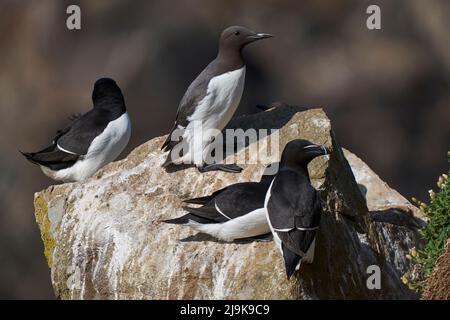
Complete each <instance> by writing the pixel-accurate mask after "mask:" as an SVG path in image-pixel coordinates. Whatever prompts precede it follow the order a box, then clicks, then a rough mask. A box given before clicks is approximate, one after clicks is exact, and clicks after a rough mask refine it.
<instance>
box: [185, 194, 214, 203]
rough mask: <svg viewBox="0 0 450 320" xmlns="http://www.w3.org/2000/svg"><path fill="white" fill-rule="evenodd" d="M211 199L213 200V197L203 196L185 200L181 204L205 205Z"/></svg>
mask: <svg viewBox="0 0 450 320" xmlns="http://www.w3.org/2000/svg"><path fill="white" fill-rule="evenodd" d="M213 198H214V195H209V196H205V197H198V198H193V199H186V200H183V202H184V203H190V204H206V203H208V202H209V201H211V200H212V199H213Z"/></svg>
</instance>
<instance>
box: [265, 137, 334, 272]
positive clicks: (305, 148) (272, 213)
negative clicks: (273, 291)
mask: <svg viewBox="0 0 450 320" xmlns="http://www.w3.org/2000/svg"><path fill="white" fill-rule="evenodd" d="M328 153H329V151H328V149H327V148H326V147H325V146H320V145H316V144H313V143H311V142H309V141H306V140H293V141H290V142H289V143H288V144H287V145H286V147H285V148H284V150H283V154H282V156H281V162H280V170H279V171H278V173H277V174H276V176H275V178H274V179H273V180H272V183H271V185H270V187H269V189H268V190H267V194H266V197H265V202H264V208H265V209H266V214H267V221H268V222H269V226H270V230H271V231H272V234H273V238H274V241H275V243H276V245H277V246H278V248H279V249H280V251H281V254H282V256H283V258H284V263H285V268H286V274H287V277H288V279H289V278H290V277H291V276H292V274H293V273H294V271H295V270H298V269H299V268H300V263H301V261H302V260H305V261H306V262H308V263H311V262H312V260H313V258H314V246H315V235H316V231H317V229H318V228H319V222H320V215H321V212H322V207H321V202H320V196H319V193H318V192H317V191H316V190H315V189H314V187H313V186H312V185H311V181H310V179H309V174H308V163H309V162H310V161H311V160H313V159H314V158H316V157H318V156H321V155H326V154H328Z"/></svg>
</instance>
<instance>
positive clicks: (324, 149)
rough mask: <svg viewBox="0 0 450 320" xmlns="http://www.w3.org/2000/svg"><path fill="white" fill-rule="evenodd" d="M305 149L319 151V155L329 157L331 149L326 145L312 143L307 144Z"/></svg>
mask: <svg viewBox="0 0 450 320" xmlns="http://www.w3.org/2000/svg"><path fill="white" fill-rule="evenodd" d="M304 149H311V151H313V152H314V153H317V155H321V156H327V158H328V156H329V154H330V149H329V148H327V147H326V146H325V145H318V144H312V145H309V146H306V147H305V148H304Z"/></svg>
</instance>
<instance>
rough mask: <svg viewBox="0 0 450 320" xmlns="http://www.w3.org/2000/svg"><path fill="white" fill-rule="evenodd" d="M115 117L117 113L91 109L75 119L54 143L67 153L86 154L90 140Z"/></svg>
mask: <svg viewBox="0 0 450 320" xmlns="http://www.w3.org/2000/svg"><path fill="white" fill-rule="evenodd" d="M116 118H117V115H116V114H113V113H112V112H109V111H108V110H107V109H92V110H90V111H89V112H87V113H85V114H84V115H83V116H81V117H80V118H79V119H77V120H75V121H74V122H73V123H72V125H71V126H70V128H69V129H68V130H67V132H65V133H63V134H61V135H60V137H58V139H57V140H56V143H57V145H58V147H60V148H61V149H64V150H65V151H67V152H68V153H73V154H76V155H86V153H87V151H88V149H89V146H90V145H91V142H92V140H94V139H95V137H97V136H98V135H99V134H101V133H102V132H103V131H104V130H105V128H106V126H107V125H108V123H109V122H111V121H113V120H115V119H116Z"/></svg>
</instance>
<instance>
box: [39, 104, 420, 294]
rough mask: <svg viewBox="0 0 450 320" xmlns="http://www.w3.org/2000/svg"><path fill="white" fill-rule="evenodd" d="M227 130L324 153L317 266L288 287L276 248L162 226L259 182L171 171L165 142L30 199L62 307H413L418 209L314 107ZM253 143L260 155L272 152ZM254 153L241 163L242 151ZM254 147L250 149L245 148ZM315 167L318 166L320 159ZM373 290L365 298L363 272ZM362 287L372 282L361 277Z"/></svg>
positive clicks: (254, 175) (262, 116) (257, 171)
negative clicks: (374, 303)
mask: <svg viewBox="0 0 450 320" xmlns="http://www.w3.org/2000/svg"><path fill="white" fill-rule="evenodd" d="M229 127H234V128H242V129H244V130H245V129H247V128H250V127H252V128H256V129H264V128H276V129H278V130H277V134H278V136H279V141H280V145H279V147H280V150H282V148H283V147H284V145H285V144H286V143H287V142H288V141H290V140H292V139H296V138H305V139H309V140H311V141H313V142H316V143H322V144H327V145H328V146H329V147H330V148H331V149H332V154H331V157H330V159H329V160H327V159H316V160H314V161H313V162H312V163H311V165H310V172H311V177H312V179H313V182H314V184H315V186H317V188H319V189H320V190H321V195H322V198H323V201H324V213H323V218H322V220H321V227H320V231H319V233H318V239H317V245H316V255H315V260H314V263H313V264H311V265H307V264H303V265H302V267H301V269H300V271H301V272H300V273H299V274H296V276H295V277H293V278H291V280H290V281H287V280H286V275H285V272H284V267H283V262H282V258H281V256H280V254H279V252H278V251H277V249H276V248H275V245H274V243H273V242H241V243H222V242H217V241H215V240H213V239H211V238H207V237H205V236H203V235H196V234H195V233H194V232H193V231H192V230H191V229H190V228H187V227H182V226H175V225H168V224H164V223H162V222H160V221H161V220H164V219H169V218H173V217H177V216H180V215H182V214H183V209H182V200H183V199H187V198H192V197H198V196H203V195H207V194H210V193H211V192H213V191H215V190H217V189H219V188H222V187H225V186H227V185H229V184H232V183H236V182H242V181H257V180H259V178H260V176H261V175H262V173H263V170H264V167H265V165H267V164H269V163H271V162H275V161H278V160H279V159H277V158H276V157H277V155H274V156H273V157H272V158H268V159H266V162H264V161H263V162H262V163H257V164H249V165H246V166H244V170H243V172H242V173H241V174H230V173H222V172H209V173H206V174H200V173H199V172H198V171H197V170H196V169H195V168H184V169H183V170H178V171H175V172H171V173H167V172H166V171H165V170H164V169H162V168H160V165H161V164H162V163H163V162H164V160H165V154H164V153H162V152H161V151H160V150H159V149H160V146H161V144H162V142H163V140H164V137H158V138H155V139H152V140H150V141H148V142H147V143H145V144H143V145H141V146H139V147H138V148H136V149H135V150H134V151H133V152H132V153H131V154H130V155H129V156H128V157H127V158H126V159H124V160H122V161H118V162H114V163H111V164H110V165H108V166H106V167H105V168H104V169H102V170H101V171H100V172H98V173H97V174H96V175H95V176H94V177H92V178H91V179H89V180H88V181H86V182H84V183H73V184H62V185H57V186H51V187H49V188H48V189H46V190H44V191H41V192H38V193H36V195H35V200H34V202H35V209H36V210H35V214H36V220H37V222H38V224H39V228H40V230H41V234H42V239H43V241H44V244H45V255H46V257H47V260H48V264H49V267H50V268H51V281H52V284H53V287H54V290H55V294H56V296H57V297H59V298H61V299H341V298H343V299H415V298H417V295H416V293H415V292H413V291H411V290H409V289H408V288H407V286H405V285H404V284H403V283H402V281H401V277H402V275H403V274H404V273H406V272H408V271H410V270H411V269H412V268H413V265H412V264H411V262H410V261H409V260H408V259H407V258H406V255H407V253H408V250H409V249H410V248H412V247H420V245H421V241H420V236H419V233H418V228H420V226H421V225H422V224H423V221H422V219H421V217H420V215H419V211H418V210H417V208H415V207H414V206H413V205H411V204H410V203H409V202H408V201H407V200H406V199H405V198H403V197H402V196H401V195H400V194H399V193H398V192H396V191H395V190H392V189H391V188H389V186H388V185H387V184H386V183H385V182H383V181H382V180H381V179H380V178H379V177H378V176H377V175H376V174H375V173H374V172H373V171H372V170H371V169H370V168H369V167H368V166H367V165H366V164H365V163H364V162H363V161H362V160H361V159H359V158H358V157H357V156H355V155H354V154H352V153H351V152H349V151H346V150H343V149H341V147H340V146H339V145H338V143H337V142H336V139H335V137H334V134H333V131H332V127H331V123H330V120H329V119H328V118H327V116H326V114H325V113H324V112H323V110H321V109H310V110H305V109H300V108H296V107H287V106H285V107H279V108H276V109H271V110H268V111H265V112H261V113H258V114H254V115H247V116H242V117H238V118H236V119H234V120H233V121H232V123H231V124H230V126H229ZM270 138H271V136H267V137H263V136H261V137H260V140H259V141H258V143H257V146H256V147H257V148H258V149H259V150H262V149H263V148H267V146H268V145H269V143H268V141H267V140H268V139H270ZM251 147H252V145H250V146H247V147H245V148H242V149H241V150H240V151H239V152H238V154H244V153H245V152H248V149H249V148H251ZM253 147H255V146H253ZM322 158H323V157H322ZM373 265H376V266H378V267H379V268H380V280H381V283H380V287H379V288H372V289H369V287H370V286H369V287H368V286H367V282H368V278H369V277H370V276H371V274H372V272H373V271H371V270H373V269H371V268H369V266H373ZM369 281H370V279H369Z"/></svg>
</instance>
